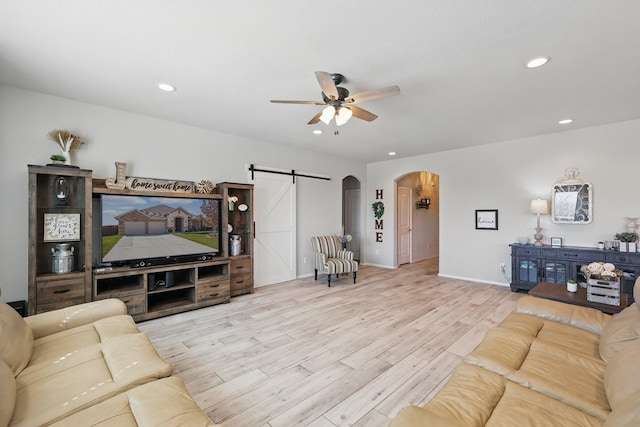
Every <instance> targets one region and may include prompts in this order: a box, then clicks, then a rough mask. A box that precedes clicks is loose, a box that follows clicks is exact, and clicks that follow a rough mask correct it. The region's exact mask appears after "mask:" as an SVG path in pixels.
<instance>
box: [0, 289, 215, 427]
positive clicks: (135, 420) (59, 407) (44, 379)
mask: <svg viewBox="0 0 640 427" xmlns="http://www.w3.org/2000/svg"><path fill="white" fill-rule="evenodd" d="M126 312H127V310H126V306H125V305H124V303H123V302H122V301H120V300H116V299H111V300H102V301H96V302H91V303H86V304H80V305H76V306H73V307H68V308H65V309H62V310H56V311H51V312H47V313H42V314H37V315H35V316H31V317H27V318H24V319H23V318H22V317H20V316H19V315H18V313H17V312H16V311H15V310H14V309H13V308H11V307H10V306H9V305H7V304H6V303H4V302H1V301H0V426H29V427H31V426H48V425H54V426H88V425H91V426H102V427H106V426H118V427H121V426H138V425H146V426H179V425H189V426H214V424H213V423H212V422H211V420H209V418H208V417H207V416H206V415H205V414H204V412H203V411H202V410H201V409H200V408H199V407H198V405H196V403H195V402H194V401H193V399H192V398H191V396H190V395H189V392H188V391H187V389H186V388H185V386H184V383H183V382H182V381H181V380H180V379H179V378H177V377H172V376H171V374H172V371H173V369H172V367H171V365H169V364H168V363H167V362H165V361H164V360H163V359H162V358H161V357H160V356H159V355H158V353H157V351H156V349H155V347H154V346H153V344H152V343H151V341H150V340H149V338H148V337H147V335H145V334H143V333H141V332H140V330H139V329H138V328H137V327H136V325H135V323H134V322H133V319H132V318H131V317H130V316H128V315H127V314H126Z"/></svg>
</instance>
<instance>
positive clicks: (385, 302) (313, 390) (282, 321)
mask: <svg viewBox="0 0 640 427" xmlns="http://www.w3.org/2000/svg"><path fill="white" fill-rule="evenodd" d="M436 270H437V263H434V262H433V261H424V262H419V263H414V264H410V265H405V266H401V267H400V268H399V269H397V270H386V269H381V268H376V267H361V269H360V271H359V272H358V283H357V284H355V285H354V284H353V281H352V279H351V278H350V277H349V278H347V277H345V276H341V277H340V279H339V280H338V281H332V286H331V288H328V287H327V285H326V276H324V275H322V276H321V277H319V280H318V281H317V282H316V281H314V280H313V278H308V279H300V280H294V281H291V282H286V283H283V284H278V285H273V286H267V287H262V288H258V289H256V292H255V293H254V294H252V295H244V296H240V297H236V298H233V299H232V300H231V303H229V304H223V305H218V306H214V307H209V308H204V309H200V310H196V311H191V312H187V313H181V314H178V315H174V316H169V317H164V318H160V319H155V320H151V321H147V322H143V323H141V324H140V325H139V326H140V329H142V330H143V331H144V332H146V333H148V334H149V335H150V337H151V339H152V341H153V342H154V344H155V345H156V347H157V349H158V351H159V352H160V354H161V355H162V356H163V357H164V358H165V359H166V360H167V361H168V362H169V363H171V364H172V365H173V366H174V368H175V370H174V374H175V375H177V376H179V377H180V378H182V379H183V380H184V381H185V383H186V385H187V388H188V389H189V391H190V392H191V394H192V395H193V397H194V399H195V400H196V402H197V403H198V404H199V405H200V407H201V408H203V409H204V410H205V412H206V413H207V414H208V415H209V417H210V418H211V419H212V420H213V421H214V422H218V423H221V422H223V423H224V424H225V425H226V426H228V427H235V426H242V427H253V426H256V427H268V426H270V427H280V426H286V427H290V426H298V425H300V426H314V427H332V426H347V425H355V426H367V427H372V426H373V427H375V426H387V425H388V423H389V421H390V419H391V418H393V417H394V416H395V415H396V414H397V412H398V411H399V410H400V409H401V408H403V407H404V406H407V405H410V404H417V405H420V404H424V403H426V402H427V401H428V400H429V399H430V398H431V396H432V395H433V394H434V393H435V392H436V391H437V390H438V389H439V388H440V387H441V386H442V385H443V382H445V380H446V379H447V378H448V376H449V374H450V373H451V371H452V370H453V369H454V368H455V367H456V366H457V364H458V363H460V361H461V360H462V356H464V355H465V354H467V353H468V352H470V351H471V350H472V349H473V348H474V347H475V346H476V345H477V344H478V343H479V342H480V340H481V339H482V338H483V337H484V335H485V333H486V331H487V330H488V329H489V328H491V327H493V326H495V325H496V324H497V323H499V322H500V321H501V320H502V319H503V318H504V317H505V316H506V315H507V314H508V313H509V312H511V311H512V310H513V308H514V306H515V303H516V301H517V300H518V299H519V298H520V297H521V295H519V294H515V293H512V292H511V291H510V290H509V288H508V287H500V286H493V285H486V284H479V283H471V282H465V281H460V280H452V279H446V278H440V277H438V276H437V275H435V274H434V272H435V271H436Z"/></svg>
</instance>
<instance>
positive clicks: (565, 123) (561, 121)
mask: <svg viewBox="0 0 640 427" xmlns="http://www.w3.org/2000/svg"><path fill="white" fill-rule="evenodd" d="M572 122H573V119H564V120H560V121H559V122H558V124H559V125H568V124H569V123H572Z"/></svg>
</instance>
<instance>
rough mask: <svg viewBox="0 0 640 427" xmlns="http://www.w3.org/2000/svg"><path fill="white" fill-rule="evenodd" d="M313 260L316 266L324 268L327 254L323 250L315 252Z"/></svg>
mask: <svg viewBox="0 0 640 427" xmlns="http://www.w3.org/2000/svg"><path fill="white" fill-rule="evenodd" d="M313 261H314V266H315V268H322V266H323V265H324V263H325V262H327V256H326V255H325V254H323V253H322V252H314V253H313Z"/></svg>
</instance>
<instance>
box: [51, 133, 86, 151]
mask: <svg viewBox="0 0 640 427" xmlns="http://www.w3.org/2000/svg"><path fill="white" fill-rule="evenodd" d="M48 135H49V139H50V140H52V141H53V142H55V143H57V144H58V145H59V146H60V148H61V149H62V151H76V150H78V149H79V148H80V146H81V145H82V144H84V141H83V140H82V139H80V137H79V136H76V135H73V134H72V133H71V132H69V131H68V130H61V129H54V130H52V131H51V132H49V134H48Z"/></svg>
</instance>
